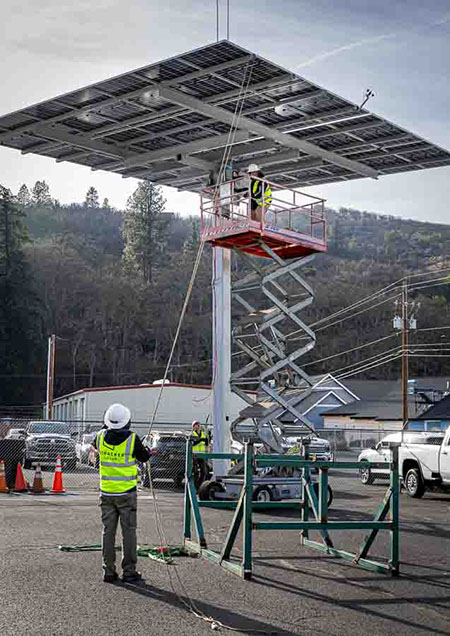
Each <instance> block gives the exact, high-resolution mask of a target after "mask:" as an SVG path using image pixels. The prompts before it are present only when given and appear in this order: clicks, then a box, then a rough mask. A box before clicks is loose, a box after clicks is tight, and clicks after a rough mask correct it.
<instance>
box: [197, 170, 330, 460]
mask: <svg viewBox="0 0 450 636" xmlns="http://www.w3.org/2000/svg"><path fill="white" fill-rule="evenodd" d="M260 181H261V190H262V191H263V192H264V191H266V189H267V188H268V187H269V186H270V188H271V191H272V201H271V203H270V205H266V204H265V203H264V202H262V205H261V208H260V210H259V216H260V218H259V220H256V219H255V218H252V209H251V208H252V206H251V192H250V184H249V186H248V191H247V192H245V191H244V193H242V192H240V193H239V194H238V193H237V190H238V189H239V188H238V187H237V185H236V183H238V182H236V181H228V182H226V183H224V184H221V185H220V186H218V187H215V188H214V187H211V188H206V189H205V190H204V191H203V193H202V196H201V219H202V232H203V238H204V240H205V241H207V242H209V243H212V244H213V245H214V246H218V247H225V248H229V249H233V250H234V251H235V252H237V253H239V254H240V255H241V256H242V257H243V258H244V259H245V261H246V263H247V264H248V266H249V268H250V270H251V271H250V273H247V274H246V275H245V276H244V277H242V278H241V279H240V280H236V281H235V282H234V283H233V284H232V300H233V302H234V305H235V307H236V309H237V310H238V314H239V317H238V318H237V320H236V321H235V324H234V325H233V328H232V338H233V342H234V345H235V348H236V349H237V353H238V354H239V355H238V356H237V359H238V360H239V362H238V368H236V369H235V370H234V371H232V373H231V377H230V385H231V390H232V391H233V392H234V393H236V394H238V395H239V396H240V397H241V398H243V399H244V400H245V401H246V402H247V403H248V404H249V409H248V410H247V409H245V410H244V411H243V412H242V413H241V414H240V416H239V418H238V419H237V420H235V421H234V422H232V424H231V433H232V436H233V437H234V439H239V436H240V433H239V425H240V424H241V423H242V422H243V421H245V420H249V419H251V420H252V421H253V422H254V423H255V426H254V429H253V434H251V433H250V432H249V430H248V427H247V429H246V430H245V434H244V437H245V439H246V440H249V439H250V440H251V441H255V442H262V443H264V444H265V445H266V446H268V447H269V449H270V450H271V451H272V452H282V450H281V446H280V442H281V440H280V439H278V436H277V433H276V432H275V430H274V426H276V427H277V428H278V429H281V430H283V423H282V418H283V417H284V416H285V415H286V414H288V413H289V414H290V416H291V418H290V419H291V420H293V421H294V422H296V423H299V424H300V425H303V426H300V427H301V428H303V429H304V428H305V427H306V428H311V429H312V425H311V424H310V422H309V421H308V420H307V418H306V417H305V416H304V415H303V414H302V412H301V410H300V409H298V408H297V406H298V405H299V403H300V402H301V401H302V400H303V399H304V398H305V397H306V396H307V395H309V394H310V393H311V391H312V390H313V380H312V379H311V378H310V377H309V376H308V374H307V373H305V371H304V370H303V369H302V368H301V367H300V366H299V364H298V360H299V358H301V356H303V355H305V354H306V353H307V352H308V351H310V350H311V349H312V348H313V347H314V345H315V340H316V337H315V334H314V332H313V331H312V329H311V328H310V327H308V326H307V325H306V324H305V322H304V321H303V320H302V319H301V317H300V315H301V312H302V311H303V310H304V309H306V308H307V307H308V306H309V305H310V304H311V303H312V302H313V300H314V292H313V290H312V288H311V286H310V285H309V284H308V283H307V282H306V280H305V279H304V278H303V276H302V273H301V272H302V268H304V267H305V266H307V265H309V263H310V262H311V260H312V259H313V258H314V255H315V254H316V253H320V252H326V251H327V226H326V216H325V201H324V199H320V198H318V197H313V196H311V195H309V194H305V193H302V192H299V191H297V190H288V189H286V187H285V186H279V185H277V184H276V183H273V182H269V181H267V180H265V179H261V180H260ZM254 216H255V214H254V213H253V217H254ZM255 257H259V258H255ZM293 286H295V289H293ZM250 390H256V391H258V393H259V398H258V400H257V401H256V402H255V401H254V400H253V399H252V398H251V397H250V396H249V394H248V391H250ZM300 427H299V428H300Z"/></svg>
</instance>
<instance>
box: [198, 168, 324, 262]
mask: <svg viewBox="0 0 450 636" xmlns="http://www.w3.org/2000/svg"><path fill="white" fill-rule="evenodd" d="M257 180H258V181H260V182H261V189H262V191H263V192H264V191H265V190H266V188H268V187H270V189H271V192H272V195H271V202H270V204H267V203H265V202H262V205H261V207H260V208H259V211H258V215H255V212H254V211H253V212H252V204H251V201H252V194H251V192H250V187H249V188H248V191H247V192H244V193H242V190H240V192H239V193H238V192H237V191H236V185H237V184H238V182H239V179H235V180H232V181H228V182H226V183H223V184H221V185H220V186H216V187H209V188H205V190H204V191H203V192H202V196H201V218H202V236H203V239H204V240H205V241H206V242H208V243H212V244H213V245H215V246H218V247H225V248H229V249H236V250H239V251H241V252H246V253H247V254H251V255H254V256H259V257H264V258H270V255H269V254H268V252H267V250H266V249H264V248H265V247H268V248H270V249H271V250H272V251H273V252H274V253H275V254H276V255H277V256H279V257H280V258H282V259H283V260H285V259H290V258H300V257H304V256H309V255H310V254H315V253H317V252H326V251H327V228H326V216H325V209H324V203H325V201H324V199H319V198H318V197H313V196H311V195H309V194H305V193H304V192H299V191H298V190H289V189H286V186H279V185H277V184H275V183H273V182H269V181H267V180H266V179H257ZM255 216H259V218H255Z"/></svg>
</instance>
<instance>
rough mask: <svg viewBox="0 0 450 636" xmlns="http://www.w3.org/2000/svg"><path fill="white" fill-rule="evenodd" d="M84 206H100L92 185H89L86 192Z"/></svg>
mask: <svg viewBox="0 0 450 636" xmlns="http://www.w3.org/2000/svg"><path fill="white" fill-rule="evenodd" d="M83 205H84V207H85V208H99V207H100V199H99V196H98V192H97V190H96V189H95V188H94V186H91V187H90V188H89V190H88V191H87V192H86V198H85V200H84V203H83Z"/></svg>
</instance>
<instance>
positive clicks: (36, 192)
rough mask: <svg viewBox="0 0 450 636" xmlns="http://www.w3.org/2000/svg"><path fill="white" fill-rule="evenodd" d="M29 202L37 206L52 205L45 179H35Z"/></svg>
mask: <svg viewBox="0 0 450 636" xmlns="http://www.w3.org/2000/svg"><path fill="white" fill-rule="evenodd" d="M31 203H33V205H37V206H44V205H52V203H53V200H52V197H51V196H50V188H49V187H48V183H46V182H45V181H36V183H35V184H34V186H33V189H32V191H31Z"/></svg>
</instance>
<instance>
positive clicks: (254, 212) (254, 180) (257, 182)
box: [234, 163, 272, 222]
mask: <svg viewBox="0 0 450 636" xmlns="http://www.w3.org/2000/svg"><path fill="white" fill-rule="evenodd" d="M247 172H248V177H249V179H248V182H247V184H245V186H244V184H242V185H241V184H239V185H235V187H234V192H236V193H240V192H249V193H250V218H251V219H252V221H258V222H261V218H262V211H263V210H264V211H265V212H267V210H268V209H269V207H270V204H271V203H272V188H271V187H270V185H269V184H268V183H267V182H264V173H263V172H262V170H260V169H259V166H258V165H257V164H256V163H251V164H250V165H249V167H248V170H247ZM241 181H244V180H243V179H242V180H241Z"/></svg>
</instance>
